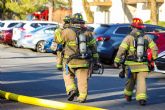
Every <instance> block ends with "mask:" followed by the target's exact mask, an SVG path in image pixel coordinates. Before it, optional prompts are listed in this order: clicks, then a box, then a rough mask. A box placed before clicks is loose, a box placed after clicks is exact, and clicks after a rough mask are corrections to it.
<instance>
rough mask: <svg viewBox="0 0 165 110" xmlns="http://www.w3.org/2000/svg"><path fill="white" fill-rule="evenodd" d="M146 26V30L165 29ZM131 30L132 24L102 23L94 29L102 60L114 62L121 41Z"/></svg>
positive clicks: (164, 29)
mask: <svg viewBox="0 0 165 110" xmlns="http://www.w3.org/2000/svg"><path fill="white" fill-rule="evenodd" d="M145 27H146V28H145V32H152V31H155V30H157V31H158V30H160V31H165V28H164V27H161V26H157V25H150V24H145ZM131 30H132V29H131V27H130V24H109V25H107V24H101V25H100V26H99V27H97V28H96V29H95V30H94V33H95V36H94V37H95V38H96V41H97V51H98V53H99V56H100V59H101V61H104V62H107V63H113V59H114V57H115V55H116V52H117V50H118V47H119V45H120V43H121V42H122V40H123V39H124V37H125V36H126V35H127V34H129V33H130V32H131Z"/></svg>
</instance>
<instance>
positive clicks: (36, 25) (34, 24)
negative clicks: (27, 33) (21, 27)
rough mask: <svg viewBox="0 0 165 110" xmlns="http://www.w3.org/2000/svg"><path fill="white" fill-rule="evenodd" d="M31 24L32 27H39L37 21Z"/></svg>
mask: <svg viewBox="0 0 165 110" xmlns="http://www.w3.org/2000/svg"><path fill="white" fill-rule="evenodd" d="M31 26H32V27H33V28H37V27H40V26H41V24H39V23H32V24H31Z"/></svg>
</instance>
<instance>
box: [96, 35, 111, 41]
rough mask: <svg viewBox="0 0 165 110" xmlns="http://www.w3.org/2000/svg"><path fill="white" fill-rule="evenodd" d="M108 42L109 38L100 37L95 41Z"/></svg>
mask: <svg viewBox="0 0 165 110" xmlns="http://www.w3.org/2000/svg"><path fill="white" fill-rule="evenodd" d="M108 40H110V37H102V36H100V37H97V38H96V41H108Z"/></svg>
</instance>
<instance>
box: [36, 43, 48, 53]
mask: <svg viewBox="0 0 165 110" xmlns="http://www.w3.org/2000/svg"><path fill="white" fill-rule="evenodd" d="M44 44H45V41H39V42H38V43H37V46H36V51H37V52H41V53H44V52H46V50H45V49H44Z"/></svg>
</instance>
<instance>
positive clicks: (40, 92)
mask: <svg viewBox="0 0 165 110" xmlns="http://www.w3.org/2000/svg"><path fill="white" fill-rule="evenodd" d="M55 61H56V56H55V55H54V54H51V53H37V52H34V51H32V50H29V49H21V48H14V47H11V46H8V45H3V44H0V89H1V90H4V91H8V92H12V93H16V94H21V95H26V96H32V97H37V98H42V99H49V100H54V101H60V102H65V103H72V104H77V105H85V106H94V107H100V108H104V109H109V110H164V108H165V74H162V73H150V74H149V77H148V79H147V87H148V89H147V90H148V102H147V105H146V106H144V107H143V106H139V104H138V103H137V102H136V101H135V97H133V101H132V102H130V103H128V102H126V101H125V99H124V96H123V89H124V85H125V80H126V79H120V78H118V73H119V71H120V70H119V69H114V68H113V67H112V66H109V65H105V71H104V74H103V75H93V76H92V77H91V78H90V79H89V95H88V99H87V102H86V103H84V104H79V103H77V102H76V101H73V102H68V101H67V100H66V97H67V96H66V93H65V87H64V81H63V78H62V72H61V71H59V70H57V69H56V68H55ZM0 110H54V109H51V108H44V107H39V106H35V105H28V104H23V103H20V102H16V101H8V100H6V99H2V98H1V99H0Z"/></svg>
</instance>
